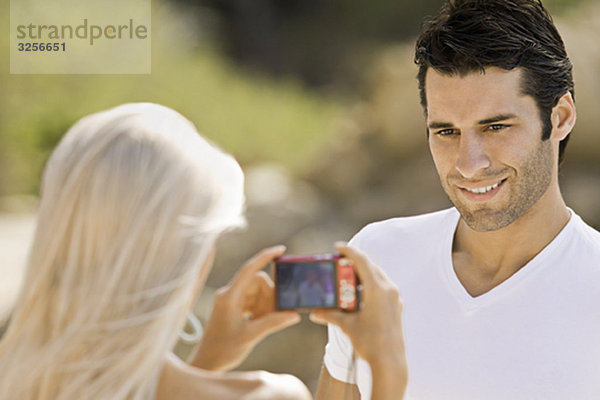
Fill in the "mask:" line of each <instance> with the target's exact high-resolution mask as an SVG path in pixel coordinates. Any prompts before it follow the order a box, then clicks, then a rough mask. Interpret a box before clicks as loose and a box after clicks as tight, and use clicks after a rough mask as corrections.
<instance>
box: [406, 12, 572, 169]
mask: <svg viewBox="0 0 600 400" xmlns="http://www.w3.org/2000/svg"><path fill="white" fill-rule="evenodd" d="M415 63H416V64H417V65H418V66H419V73H418V75H417V78H418V81H419V91H420V96H421V105H422V106H423V108H424V109H425V112H427V98H426V95H425V75H426V73H427V69H428V68H429V67H431V68H433V69H435V70H436V71H438V72H440V73H442V74H447V75H459V76H464V75H466V74H468V73H472V72H476V71H481V72H484V69H485V68H486V67H491V66H494V67H499V68H502V69H505V70H512V69H514V68H517V67H519V68H521V69H522V71H523V75H522V82H521V87H522V92H523V94H525V95H530V96H532V97H533V98H534V99H535V101H536V103H537V107H538V110H539V114H540V118H541V121H542V139H548V138H549V137H550V133H551V131H552V122H551V120H550V117H551V115H552V109H553V108H554V106H555V105H556V104H557V103H558V100H559V99H560V97H561V96H562V95H564V94H565V93H567V92H571V94H572V95H573V96H574V95H575V93H574V86H573V74H572V69H573V66H572V64H571V62H570V61H569V58H568V56H567V52H566V50H565V46H564V43H563V41H562V39H561V37H560V34H559V33H558V30H557V29H556V27H555V26H554V23H553V21H552V17H551V16H550V14H548V11H546V9H545V8H544V6H543V5H542V3H541V1H540V0H447V1H446V3H445V4H444V5H443V6H442V8H441V10H440V12H439V13H438V15H437V16H435V17H433V18H432V19H430V20H429V21H428V22H427V23H426V25H425V27H424V29H423V31H422V33H421V35H420V36H419V38H418V39H417V43H416V49H415ZM569 136H570V135H568V136H567V137H566V138H565V139H564V140H562V141H561V143H560V152H559V163H560V162H562V160H563V153H564V149H565V147H566V145H567V141H568V139H569Z"/></svg>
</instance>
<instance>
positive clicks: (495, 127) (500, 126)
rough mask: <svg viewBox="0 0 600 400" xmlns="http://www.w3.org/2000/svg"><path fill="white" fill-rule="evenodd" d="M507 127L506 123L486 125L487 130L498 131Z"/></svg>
mask: <svg viewBox="0 0 600 400" xmlns="http://www.w3.org/2000/svg"><path fill="white" fill-rule="evenodd" d="M505 128H508V125H504V124H494V125H490V126H489V127H488V129H489V130H491V131H499V130H502V129H505Z"/></svg>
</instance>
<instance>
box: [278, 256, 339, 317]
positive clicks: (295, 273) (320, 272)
mask: <svg viewBox="0 0 600 400" xmlns="http://www.w3.org/2000/svg"><path fill="white" fill-rule="evenodd" d="M275 268H276V281H277V282H276V283H275V285H276V287H277V306H278V308H279V309H280V310H287V309H294V308H323V307H327V308H330V307H336V304H337V302H336V298H335V262H333V261H323V262H294V263H277V264H276V265H275Z"/></svg>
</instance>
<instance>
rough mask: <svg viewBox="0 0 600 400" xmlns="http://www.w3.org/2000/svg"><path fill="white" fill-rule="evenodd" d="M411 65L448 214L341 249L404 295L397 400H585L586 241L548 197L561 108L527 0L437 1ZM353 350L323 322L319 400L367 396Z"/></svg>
mask: <svg viewBox="0 0 600 400" xmlns="http://www.w3.org/2000/svg"><path fill="white" fill-rule="evenodd" d="M415 61H416V63H417V64H418V66H419V74H418V80H419V87H420V90H421V102H422V105H423V107H424V110H425V115H426V119H427V129H428V141H429V147H430V151H431V154H432V156H433V160H434V163H435V166H436V169H437V171H438V174H439V176H440V181H441V184H442V187H443V188H444V190H445V192H446V193H447V195H448V197H449V198H450V200H451V201H452V203H453V204H454V206H455V207H454V208H452V209H448V210H444V211H439V212H436V213H432V214H427V215H421V216H416V217H410V218H396V219H391V220H387V221H383V222H379V223H375V224H371V225H368V226H367V227H365V228H364V229H363V230H362V231H361V232H359V233H358V234H357V235H356V236H355V237H354V238H353V240H352V242H351V245H353V246H355V247H357V248H359V249H361V250H362V251H363V252H364V253H366V254H367V255H368V256H369V258H370V259H371V260H372V261H373V262H374V263H375V264H377V265H379V267H381V268H382V269H383V270H384V271H385V272H386V274H387V275H388V276H389V278H390V279H391V280H392V281H393V282H394V283H395V284H396V285H397V286H398V289H399V292H400V295H401V297H402V299H403V302H404V311H403V317H402V325H403V326H402V329H403V333H404V339H405V347H406V360H407V365H408V386H407V388H406V394H405V398H407V399H445V400H452V399H461V400H465V399H485V400H495V399H510V400H515V399H545V400H548V399H598V398H600V379H599V377H600V310H598V307H599V305H600V233H598V232H597V231H595V230H594V229H592V228H591V227H589V226H588V225H586V224H585V223H584V222H583V221H582V220H581V218H580V217H579V216H577V215H576V214H575V213H574V212H573V211H572V210H570V209H569V208H567V206H566V205H565V203H564V201H563V198H562V196H561V192H560V188H559V182H558V168H559V164H560V161H561V160H562V157H563V152H564V150H565V146H566V143H567V140H568V138H569V136H568V135H569V133H570V132H571V130H572V128H573V126H574V124H575V105H574V100H573V79H572V72H571V70H572V66H571V63H570V61H569V59H568V57H567V55H566V51H565V49H564V45H563V42H562V40H561V38H560V35H559V33H558V31H557V30H556V28H555V26H554V24H553V22H552V20H551V17H550V16H549V15H548V13H547V11H546V10H545V9H544V8H543V6H542V4H541V3H540V2H539V1H536V0H449V1H448V2H447V3H446V4H445V5H444V6H443V7H442V9H441V10H440V13H439V14H438V15H437V16H436V17H435V18H433V19H432V20H431V21H430V23H429V24H428V26H426V28H425V29H424V31H423V32H422V33H421V35H420V37H419V39H418V40H417V44H416V57H415ZM368 301H369V300H368V298H366V299H365V303H367V302H368ZM320 317H321V319H327V316H326V315H325V316H323V315H320ZM329 322H335V321H334V320H333V319H329ZM352 343H354V341H353V340H352V341H351V340H350V339H349V338H348V337H347V336H346V335H344V333H342V330H340V329H339V328H337V327H335V326H334V325H330V326H329V343H328V345H327V348H326V351H325V359H324V363H325V368H324V369H323V372H322V375H321V379H320V382H319V388H318V391H317V398H318V399H333V400H335V399H343V398H350V397H346V395H347V394H348V393H350V392H351V391H356V389H357V388H358V390H359V391H360V394H361V398H362V399H369V398H370V393H371V389H372V387H371V386H373V389H374V388H375V387H376V386H377V384H376V383H374V384H373V385H372V384H371V382H372V380H373V379H375V378H376V375H377V374H376V373H375V372H374V371H373V374H371V372H372V369H370V368H369V364H368V363H367V362H365V361H363V360H361V359H360V358H358V360H357V361H356V362H354V361H353V359H354V353H353V347H352ZM354 367H355V369H354V370H353V368H354ZM400 374H401V375H402V374H403V372H402V371H401V372H400ZM355 382H356V383H357V385H356V386H355V385H354V384H355ZM373 396H375V395H373ZM400 397H401V395H399V396H398V398H400Z"/></svg>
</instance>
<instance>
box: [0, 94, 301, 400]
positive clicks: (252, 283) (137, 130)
mask: <svg viewBox="0 0 600 400" xmlns="http://www.w3.org/2000/svg"><path fill="white" fill-rule="evenodd" d="M243 203H244V197H243V175H242V172H241V170H240V168H239V166H238V164H237V163H236V162H235V161H234V159H233V158H232V157H230V156H228V155H227V154H224V153H223V152H221V151H220V150H219V149H217V148H215V147H214V146H213V145H211V144H210V143H208V142H207V141H206V140H205V139H203V138H202V137H201V136H200V135H199V134H198V133H197V131H196V130H195V128H194V126H193V125H192V124H191V123H190V122H189V121H188V120H186V119H185V118H183V117H182V116H181V115H179V114H178V113H176V112H175V111H173V110H171V109H168V108H166V107H163V106H159V105H156V104H126V105H122V106H119V107H116V108H113V109H110V110H107V111H103V112H99V113H96V114H93V115H90V116H87V117H85V118H83V119H82V120H80V121H79V122H78V123H76V124H75V125H74V126H73V127H72V128H71V129H70V130H69V132H67V134H66V136H65V137H64V138H63V140H62V141H61V143H60V144H59V145H58V147H57V148H56V150H55V151H54V153H53V154H52V156H51V158H50V160H49V162H48V165H47V167H46V170H45V172H44V176H43V182H42V189H41V199H40V205H39V210H38V221H37V230H36V233H35V238H34V241H33V244H32V247H31V253H30V257H29V261H28V270H27V274H26V278H25V280H24V285H23V288H22V292H21V294H20V298H19V300H18V302H17V306H16V308H15V310H14V312H13V316H12V320H11V323H10V325H9V327H8V330H7V331H6V333H5V335H4V337H3V338H2V341H1V342H0V399H1V400H9V399H18V400H33V399H41V400H50V399H52V400H81V399H93V400H103V399H106V400H119V399H128V400H129V399H136V400H141V399H144V400H147V399H158V400H163V399H173V400H178V399H183V400H186V399H208V400H210V399H309V398H310V394H309V392H308V391H307V389H306V387H305V386H304V385H303V384H302V383H301V382H300V381H299V380H297V379H296V378H293V377H291V376H287V375H274V374H269V373H266V372H236V373H224V372H219V371H224V370H227V369H229V368H231V367H234V366H235V365H237V364H238V363H239V362H240V361H241V360H242V359H243V358H244V357H245V356H246V355H247V353H248V352H249V351H250V350H251V349H252V347H253V346H254V345H255V344H256V343H257V342H258V341H259V340H260V339H262V338H263V337H265V336H266V335H267V334H269V333H270V332H273V331H275V330H278V329H281V328H283V327H285V326H287V325H290V324H293V323H295V322H297V321H298V315H297V314H295V313H274V312H271V311H272V308H271V304H272V302H271V301H270V299H271V297H270V296H272V290H269V289H270V284H271V282H270V280H269V279H268V277H266V275H264V274H263V273H261V272H260V270H261V269H262V267H264V266H265V265H266V264H267V263H269V262H270V261H271V260H272V259H273V258H274V257H276V256H278V255H280V254H282V253H283V248H280V247H275V248H271V249H267V250H265V251H263V252H261V253H260V254H259V255H257V256H256V257H255V258H254V259H252V260H251V261H249V262H248V264H246V265H245V266H244V267H243V268H242V269H241V270H240V272H239V273H238V275H237V276H236V278H234V280H233V281H232V283H231V284H230V285H229V286H228V287H227V288H225V289H223V290H221V291H220V292H219V295H218V296H217V299H216V305H215V311H214V312H213V317H212V319H211V322H210V323H209V326H208V327H207V337H206V338H205V339H204V340H203V342H202V343H201V345H200V346H199V350H198V353H197V354H196V356H195V357H194V359H193V364H195V365H197V366H199V367H203V369H199V368H196V367H193V366H191V365H188V364H186V363H184V362H182V361H181V360H179V359H177V358H176V357H175V356H173V355H172V354H170V353H169V352H170V349H171V348H172V347H173V346H174V344H175V342H176V341H177V337H178V331H179V330H180V329H181V327H182V326H183V324H184V321H185V319H186V314H187V312H188V311H189V309H190V308H191V306H192V304H193V302H194V299H195V296H196V294H197V293H198V291H199V290H200V289H201V288H202V286H203V285H204V282H205V279H206V276H207V274H208V272H209V271H210V269H211V266H212V259H213V249H214V245H215V240H216V239H217V237H218V236H219V234H220V233H222V232H223V231H225V230H227V229H230V228H232V227H235V226H237V225H240V224H241V223H243V218H242V209H243ZM225 314H226V315H225ZM248 317H249V318H248ZM217 331H219V332H221V334H222V335H221V336H220V337H218V338H216V337H215V336H216V334H215V332H217ZM217 336H218V335H217ZM215 371H216V372H215Z"/></svg>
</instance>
